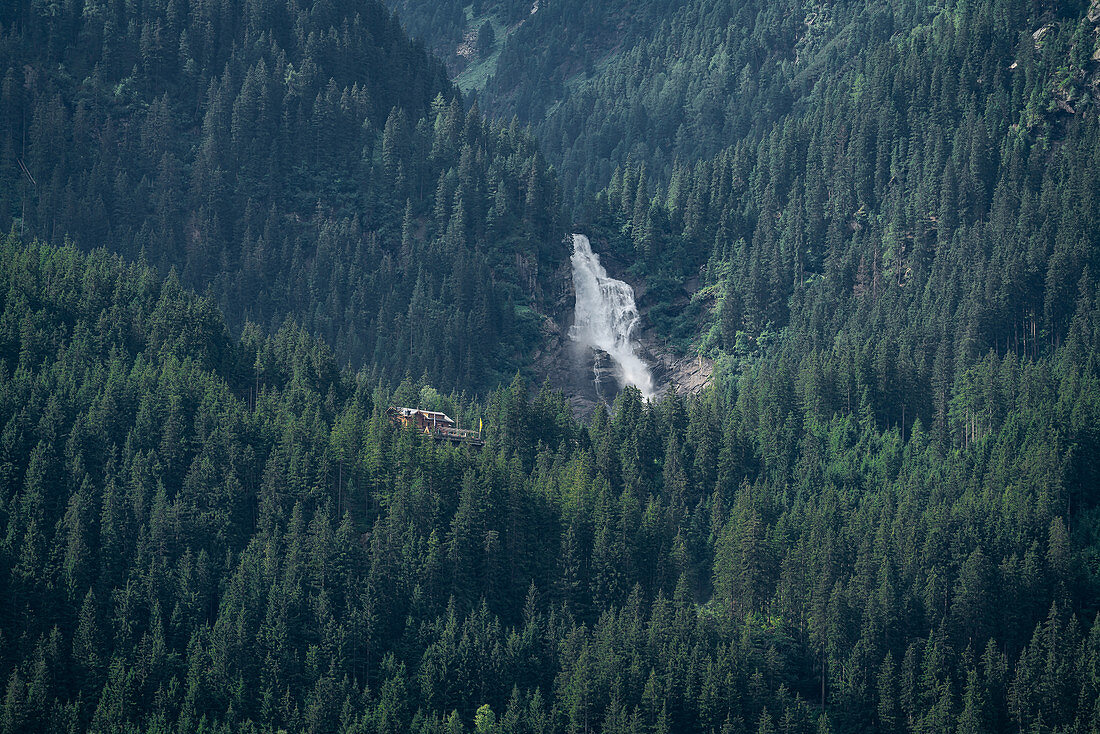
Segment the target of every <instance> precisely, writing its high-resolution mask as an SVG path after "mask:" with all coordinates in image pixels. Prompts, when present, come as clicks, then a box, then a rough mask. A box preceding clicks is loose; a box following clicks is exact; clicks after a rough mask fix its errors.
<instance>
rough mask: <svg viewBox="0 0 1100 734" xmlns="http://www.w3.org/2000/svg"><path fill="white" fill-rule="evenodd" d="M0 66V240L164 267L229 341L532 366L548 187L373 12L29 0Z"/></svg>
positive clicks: (368, 357)
mask: <svg viewBox="0 0 1100 734" xmlns="http://www.w3.org/2000/svg"><path fill="white" fill-rule="evenodd" d="M0 69H3V82H2V88H0V216H2V217H3V218H4V222H5V227H4V228H5V230H6V229H7V223H8V222H11V221H12V218H15V219H16V220H17V229H18V231H19V232H20V233H21V234H23V236H25V237H29V236H39V237H42V238H45V239H48V240H50V241H53V242H62V241H63V240H64V239H65V238H66V237H68V238H70V239H71V240H72V241H73V242H74V243H75V244H76V245H78V246H79V247H81V248H85V249H87V248H91V247H108V248H110V249H111V250H113V251H116V252H120V253H122V254H124V255H125V256H127V257H128V258H130V259H133V260H138V259H144V260H145V261H146V262H148V263H149V264H152V265H154V266H156V267H157V268H158V269H159V270H161V271H162V272H167V270H168V269H169V268H172V267H174V268H176V269H177V271H178V273H179V276H180V278H181V280H182V282H183V283H185V284H186V285H187V286H189V287H191V288H194V289H196V290H198V291H199V292H208V293H209V294H210V295H211V296H212V297H213V298H214V299H215V301H216V303H217V304H218V306H219V307H220V308H221V309H222V311H223V312H224V313H225V314H226V316H227V317H228V319H229V321H230V323H231V324H232V325H233V326H234V327H238V328H239V326H240V325H241V324H243V323H244V322H245V321H246V320H247V321H252V322H255V323H259V324H263V325H265V326H266V327H268V328H269V330H271V329H275V328H278V327H279V326H280V325H281V324H282V323H283V321H284V320H285V319H286V318H288V317H293V318H294V319H295V320H296V321H297V322H299V323H301V324H302V325H304V326H305V327H306V328H308V329H309V330H310V331H311V332H312V333H314V334H317V335H320V336H322V337H324V338H325V339H326V340H327V341H328V342H329V343H330V344H331V345H332V347H333V349H334V350H335V351H336V353H337V354H338V355H340V357H341V358H342V359H344V360H350V361H351V362H352V363H353V364H356V365H368V366H370V367H372V368H373V369H374V370H375V371H376V373H377V374H379V375H382V376H384V377H386V378H387V379H390V380H400V379H402V377H403V376H404V375H405V373H406V372H409V373H411V374H412V375H413V376H414V377H420V376H421V375H423V374H427V375H428V377H430V379H432V380H433V381H435V382H437V383H440V384H447V385H458V386H461V387H463V388H468V389H485V388H486V387H488V386H492V385H493V384H495V383H496V382H498V381H499V380H500V379H502V377H503V379H508V378H510V377H511V374H512V371H514V369H515V368H516V367H520V366H524V365H525V364H526V361H525V359H526V357H525V354H526V349H527V347H528V345H529V344H530V343H531V342H532V341H533V339H534V338H535V336H534V335H536V334H537V333H538V328H539V320H538V318H537V316H536V315H535V312H536V311H538V310H541V309H542V308H543V307H542V305H541V303H542V299H543V296H542V294H541V289H540V288H539V287H538V283H539V282H540V281H539V278H538V274H539V273H540V271H541V270H552V269H554V268H555V267H556V266H557V265H558V264H559V262H560V261H561V260H562V258H563V257H565V255H566V254H567V251H566V249H565V245H564V244H563V240H562V237H563V232H562V226H561V224H560V221H559V220H560V215H559V214H558V213H557V205H556V202H555V197H556V196H558V188H557V186H556V182H555V178H554V174H553V172H552V170H551V169H550V168H548V166H547V165H546V164H545V163H544V162H543V160H542V157H541V155H540V153H539V152H538V150H537V148H536V146H535V145H534V143H533V141H532V140H531V139H530V138H529V137H528V136H526V135H524V134H523V132H522V131H520V130H519V128H518V126H515V125H513V126H508V125H497V124H490V123H487V122H486V121H485V120H483V119H482V117H481V116H480V114H479V113H478V112H477V109H476V107H475V108H472V109H467V108H466V107H464V106H463V105H462V102H461V100H460V99H459V97H458V95H457V93H456V91H455V90H454V88H453V87H452V86H451V85H450V83H449V82H448V81H447V79H446V76H445V73H444V70H443V67H442V65H441V64H440V63H439V62H438V61H435V60H433V59H431V58H430V57H429V56H427V54H426V53H425V52H424V50H423V49H422V48H421V47H419V46H418V45H416V44H414V43H412V42H411V41H409V40H408V39H407V38H406V37H405V36H404V35H403V34H402V32H401V28H400V24H399V23H398V21H397V19H395V18H394V17H393V16H391V15H390V14H389V11H387V10H386V9H385V8H383V7H382V6H381V5H380V4H379V3H377V2H374V1H371V0H368V1H365V2H358V1H356V2H339V3H334V2H320V3H308V4H305V5H300V4H298V3H294V2H291V3H287V2H281V1H280V2H275V1H268V0H263V1H260V2H248V3H238V2H224V3H223V2H202V1H200V0H192V1H190V2H187V1H181V0H164V1H163V2H161V1H158V2H144V3H121V2H106V1H105V2H86V3H52V2H51V3H39V2H24V1H22V0H21V1H20V2H13V3H4V4H3V6H2V7H0ZM533 284H534V287H533ZM473 334H478V335H480V336H479V337H473V336H472V335H473ZM486 345H489V349H486Z"/></svg>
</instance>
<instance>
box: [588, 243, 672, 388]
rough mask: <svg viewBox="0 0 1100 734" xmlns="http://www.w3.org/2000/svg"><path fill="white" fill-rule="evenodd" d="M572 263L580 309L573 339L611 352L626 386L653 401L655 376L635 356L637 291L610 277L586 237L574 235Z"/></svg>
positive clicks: (621, 379)
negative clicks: (633, 387)
mask: <svg viewBox="0 0 1100 734" xmlns="http://www.w3.org/2000/svg"><path fill="white" fill-rule="evenodd" d="M572 261H573V288H574V290H575V291H576V292H577V306H576V309H575V310H574V315H573V326H572V327H571V328H570V329H569V338H571V339H573V340H574V341H577V342H580V343H581V344H586V345H588V346H590V347H594V348H596V349H601V350H603V351H604V352H607V354H608V355H610V357H611V359H612V361H614V363H615V366H616V368H617V375H618V377H619V381H620V382H621V383H622V384H623V385H634V386H636V387H637V388H638V389H639V390H641V392H642V395H643V396H645V397H647V398H651V397H653V375H652V374H651V373H650V371H649V366H648V365H646V363H645V362H644V361H643V360H642V358H641V357H639V356H638V355H637V354H636V353H635V352H634V339H633V334H634V327H635V326H637V324H638V308H637V306H635V305H634V289H633V288H631V287H630V285H629V284H627V283H624V282H622V281H621V280H615V279H614V278H609V277H607V271H606V270H605V269H604V267H603V266H602V265H600V256H599V255H597V254H596V253H594V252H592V243H591V242H589V241H588V238H587V237H585V236H584V235H583V234H575V235H573V257H572ZM597 377H598V375H597Z"/></svg>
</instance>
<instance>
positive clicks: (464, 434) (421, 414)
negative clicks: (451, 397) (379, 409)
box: [386, 406, 485, 446]
mask: <svg viewBox="0 0 1100 734" xmlns="http://www.w3.org/2000/svg"><path fill="white" fill-rule="evenodd" d="M386 415H388V416H389V417H390V420H391V421H393V422H394V423H396V424H397V425H399V426H403V427H405V428H411V429H412V430H414V431H417V432H418V433H427V434H428V435H429V436H431V437H432V438H434V439H436V440H437V441H450V442H451V443H466V444H471V445H473V446H482V445H483V444H484V443H485V442H484V441H482V440H481V431H465V430H462V429H460V428H456V427H455V422H454V420H453V419H452V418H451V417H450V416H449V415H447V414H446V413H440V412H439V411H436V410H421V409H419V408H401V407H397V406H390V407H389V408H388V409H387V410H386Z"/></svg>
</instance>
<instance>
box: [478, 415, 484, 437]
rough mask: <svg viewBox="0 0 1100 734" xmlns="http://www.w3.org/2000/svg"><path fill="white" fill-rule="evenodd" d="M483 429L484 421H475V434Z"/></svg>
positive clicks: (479, 419)
mask: <svg viewBox="0 0 1100 734" xmlns="http://www.w3.org/2000/svg"><path fill="white" fill-rule="evenodd" d="M484 427H485V421H484V420H483V419H481V418H478V419H477V432H478V433H481V429H482V428H484Z"/></svg>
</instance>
